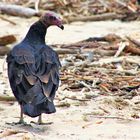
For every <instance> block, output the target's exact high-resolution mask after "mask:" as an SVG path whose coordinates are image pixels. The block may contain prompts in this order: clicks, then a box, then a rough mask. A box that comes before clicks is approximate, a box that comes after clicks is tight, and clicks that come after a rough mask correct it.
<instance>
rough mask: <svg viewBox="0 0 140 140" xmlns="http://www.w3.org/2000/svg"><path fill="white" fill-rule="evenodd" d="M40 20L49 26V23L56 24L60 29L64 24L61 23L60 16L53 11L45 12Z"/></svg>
mask: <svg viewBox="0 0 140 140" xmlns="http://www.w3.org/2000/svg"><path fill="white" fill-rule="evenodd" d="M40 21H41V22H42V23H43V24H44V25H45V26H46V27H49V26H51V25H56V26H58V27H59V28H61V29H62V30H63V29H64V26H63V24H62V20H61V18H60V17H59V16H58V15H57V14H56V13H54V12H51V11H49V12H46V13H45V14H43V16H41V18H40Z"/></svg>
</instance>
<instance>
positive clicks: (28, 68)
mask: <svg viewBox="0 0 140 140" xmlns="http://www.w3.org/2000/svg"><path fill="white" fill-rule="evenodd" d="M45 34H46V26H45V25H44V24H42V23H41V22H40V21H38V22H36V23H35V24H33V25H32V26H31V28H30V29H29V31H28V33H27V35H26V37H25V39H24V40H23V41H22V42H21V43H20V44H18V45H16V46H15V47H14V48H13V49H12V51H11V52H10V53H9V54H8V56H7V63H8V77H9V81H10V85H11V88H12V91H13V94H14V95H15V97H16V99H17V101H18V102H19V104H20V105H21V107H22V111H23V112H24V114H26V115H29V116H31V117H36V116H39V115H40V114H41V113H47V114H50V113H54V112H55V111H56V110H55V106H54V103H53V99H54V97H55V93H56V90H57V89H58V85H59V67H60V61H59V58H58V56H57V54H56V53H55V52H54V51H53V50H52V49H51V48H50V47H49V46H47V45H45Z"/></svg>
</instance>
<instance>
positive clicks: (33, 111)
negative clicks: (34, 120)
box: [22, 101, 56, 117]
mask: <svg viewBox="0 0 140 140" xmlns="http://www.w3.org/2000/svg"><path fill="white" fill-rule="evenodd" d="M22 110H23V112H24V114H26V115H28V116H31V117H37V116H39V115H41V113H46V114H50V113H54V112H56V109H55V106H54V103H53V102H50V101H46V102H43V103H41V104H37V105H32V104H30V103H28V104H25V105H23V106H22Z"/></svg>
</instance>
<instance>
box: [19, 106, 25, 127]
mask: <svg viewBox="0 0 140 140" xmlns="http://www.w3.org/2000/svg"><path fill="white" fill-rule="evenodd" d="M19 124H26V123H25V122H24V118H23V111H22V108H21V106H20V119H19Z"/></svg>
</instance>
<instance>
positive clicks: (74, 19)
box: [68, 13, 124, 22]
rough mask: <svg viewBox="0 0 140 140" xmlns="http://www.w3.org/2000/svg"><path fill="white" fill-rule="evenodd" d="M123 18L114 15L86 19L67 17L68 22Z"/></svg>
mask: <svg viewBox="0 0 140 140" xmlns="http://www.w3.org/2000/svg"><path fill="white" fill-rule="evenodd" d="M123 17H124V16H122V15H117V14H116V13H105V14H99V15H92V16H86V17H69V18H68V21H69V22H74V21H101V20H113V19H122V18H123Z"/></svg>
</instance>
